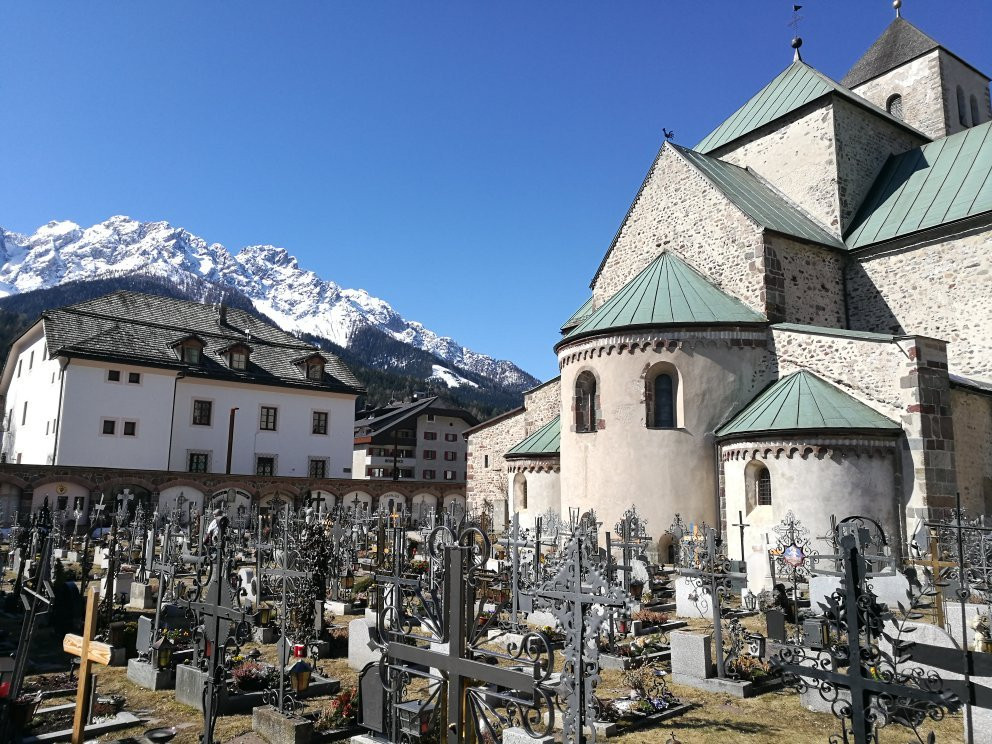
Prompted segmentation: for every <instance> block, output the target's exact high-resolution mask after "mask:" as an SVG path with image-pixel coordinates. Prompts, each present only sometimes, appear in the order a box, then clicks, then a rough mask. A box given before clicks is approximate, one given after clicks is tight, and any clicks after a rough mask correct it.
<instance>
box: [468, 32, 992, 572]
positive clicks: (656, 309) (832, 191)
mask: <svg viewBox="0 0 992 744" xmlns="http://www.w3.org/2000/svg"><path fill="white" fill-rule="evenodd" d="M801 44H802V42H801V40H799V39H796V40H794V42H793V46H794V48H795V50H796V51H795V55H794V61H793V62H792V64H790V65H789V66H788V67H787V68H786V69H785V70H783V71H782V72H781V73H780V74H779V75H777V76H775V77H774V79H772V80H771V81H770V82H769V83H768V84H767V85H766V86H765V87H764V88H762V89H761V90H760V91H758V92H757V93H756V94H754V95H753V96H752V97H751V98H750V99H749V100H747V102H746V103H744V105H742V106H740V108H738V109H737V110H736V111H734V112H733V113H731V114H730V116H729V117H728V118H727V119H726V120H725V121H724V122H723V123H721V124H720V125H719V126H717V127H716V129H714V130H713V131H712V132H711V133H710V134H709V135H707V136H706V137H705V138H704V139H703V140H702V141H701V142H699V143H698V144H697V145H695V146H694V147H692V148H688V147H683V146H680V145H677V144H675V143H673V142H668V141H666V142H664V143H663V144H662V146H661V149H660V150H659V152H658V155H657V157H656V158H655V160H654V162H653V163H652V164H651V167H650V170H649V171H648V174H647V177H646V178H645V179H644V182H643V183H642V184H641V186H640V189H639V191H638V192H637V195H636V197H635V198H634V201H633V203H632V204H631V206H630V209H629V210H628V212H627V215H626V216H625V218H624V220H623V222H622V224H621V225H620V227H619V229H618V230H617V233H616V236H615V237H614V238H613V241H612V243H611V244H610V246H609V247H608V249H607V250H606V254H605V256H604V257H603V259H602V261H601V263H600V264H599V266H598V267H590V268H591V269H593V268H594V269H595V273H594V274H593V278H592V283H591V286H590V288H591V296H590V298H589V300H588V301H587V302H586V303H585V304H583V305H582V307H580V308H579V309H578V310H577V311H576V312H575V313H574V314H573V315H572V316H571V317H569V318H568V320H567V321H566V322H565V323H564V325H562V327H561V334H562V337H561V340H560V341H558V343H557V344H556V345H555V347H554V351H555V353H556V354H557V357H558V365H559V369H560V370H561V375H560V377H558V378H556V379H554V380H551V381H549V382H547V383H545V384H543V385H541V386H539V387H538V388H536V389H534V390H532V391H530V392H528V393H527V394H526V395H525V401H524V406H523V407H521V408H519V409H517V410H514V411H510V412H509V413H506V414H504V415H502V416H499V417H497V418H494V419H492V420H490V421H487V422H485V423H483V424H480V425H478V426H477V427H474V428H473V429H470V430H469V466H468V478H469V484H468V497H469V500H470V501H475V502H479V501H481V500H483V499H488V500H490V501H491V502H493V503H494V505H495V507H496V512H497V515H499V514H501V513H505V514H512V513H514V512H518V513H519V514H520V516H521V522H522V524H524V525H527V524H530V523H533V521H534V519H535V518H536V517H537V516H539V515H541V514H543V513H546V512H547V511H548V510H549V509H550V510H553V511H556V512H564V515H565V516H566V517H567V516H568V512H569V509H570V508H578V509H580V510H582V511H586V510H588V509H594V510H595V512H596V515H597V518H598V519H599V520H601V521H602V523H603V529H604V530H607V529H612V528H613V525H614V524H615V523H616V521H617V520H618V519H619V518H620V516H621V515H622V513H623V512H624V510H625V509H627V508H628V507H629V506H630V505H631V504H635V505H636V506H637V508H638V510H639V511H640V512H641V513H642V514H643V515H644V516H645V517H646V518H647V520H648V526H649V530H650V532H651V534H652V535H653V536H654V537H655V538H659V543H658V546H657V547H658V548H659V549H661V550H664V549H666V548H667V544H666V543H665V539H664V537H663V535H664V532H665V529H666V528H667V527H668V526H669V525H670V524H671V522H672V520H673V519H674V517H675V515H676V514H679V515H681V517H682V519H683V520H684V521H686V522H688V523H693V522H695V523H706V524H710V525H717V526H721V527H722V528H723V529H724V530H725V531H726V530H728V529H731V530H733V531H734V533H735V534H736V529H735V528H734V527H733V525H735V524H738V523H739V522H738V519H739V518H740V517H743V519H744V521H745V523H746V524H747V525H749V526H748V527H747V528H746V534H745V540H744V543H745V546H744V553H745V555H743V556H741V555H740V553H741V547H740V545H739V541H738V540H737V539H733V540H729V541H728V543H729V548H730V554H731V557H743V558H745V559H748V558H751V557H752V554H753V555H754V557H755V561H754V563H755V564H756V565H758V566H764V565H765V564H766V563H767V561H766V559H765V558H764V554H765V551H766V550H767V548H768V545H767V542H766V541H767V539H768V538H767V536H768V533H769V531H770V529H771V528H772V527H773V526H774V525H776V524H778V522H779V521H780V520H781V519H782V517H783V516H784V515H785V514H786V513H787V512H789V511H790V510H791V511H793V512H794V513H795V514H796V515H797V516H798V517H799V518H800V519H801V520H802V522H803V523H804V525H805V526H806V527H807V528H809V530H810V533H811V535H812V536H817V535H823V534H826V533H827V530H829V527H830V517H831V515H836V516H837V518H838V519H840V518H843V517H845V516H848V515H853V514H860V515H866V516H870V517H872V518H874V519H876V520H877V521H878V522H879V523H880V524H881V525H882V526H883V527H884V529H885V532H886V536H887V538H888V540H889V544H890V546H891V547H892V550H893V552H895V551H901V550H904V549H905V547H906V546H907V544H908V542H909V541H911V540H913V539H914V537H915V535H916V533H917V530H918V529H919V525H920V521H921V519H923V518H925V517H926V516H927V515H929V514H932V513H934V510H940V509H945V508H947V507H952V506H953V505H954V500H955V494H956V493H960V495H961V499H962V502H963V505H964V506H965V508H966V509H968V510H969V512H970V513H972V514H975V513H986V512H988V511H989V509H990V508H992V275H990V268H992V121H990V120H992V110H990V101H989V78H988V76H986V75H985V74H984V73H982V72H981V71H979V70H977V69H975V68H974V67H972V66H971V65H970V64H969V63H968V62H966V61H965V60H963V59H961V58H960V57H958V56H957V55H956V54H955V53H954V52H952V51H951V50H950V49H948V48H946V47H944V46H943V45H942V44H941V43H939V42H938V41H935V40H934V39H932V38H931V37H929V36H928V35H927V34H925V33H924V32H923V31H921V30H920V29H918V28H916V27H915V26H913V25H912V24H911V23H909V22H908V21H906V20H905V19H903V18H901V17H898V15H897V18H896V19H895V21H894V22H893V23H892V24H891V25H890V26H889V27H888V28H887V29H885V31H884V33H882V35H881V36H880V37H879V38H878V40H877V41H876V42H875V43H874V44H873V45H872V46H871V48H870V49H868V51H867V52H865V54H864V55H863V56H862V57H861V59H859V60H858V61H857V62H856V63H855V64H854V66H853V67H852V68H851V70H850V71H849V72H848V73H847V75H846V76H845V77H844V78H843V80H841V81H840V82H837V81H834V80H831V79H830V78H829V77H827V76H826V75H824V74H823V73H821V72H819V71H818V70H816V69H815V68H814V67H812V66H810V65H809V64H807V63H806V62H805V61H804V60H803V59H802V56H801V54H800V46H801ZM730 108H731V106H728V107H727V109H728V110H730ZM563 315H564V313H563ZM820 547H821V549H822V547H823V546H820ZM749 563H751V561H749ZM763 573H764V569H763V568H762V569H761V574H762V576H763ZM755 578H759V577H758V576H755Z"/></svg>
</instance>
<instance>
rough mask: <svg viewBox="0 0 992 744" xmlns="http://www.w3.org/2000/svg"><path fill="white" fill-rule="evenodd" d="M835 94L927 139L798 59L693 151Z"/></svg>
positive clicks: (709, 147)
mask: <svg viewBox="0 0 992 744" xmlns="http://www.w3.org/2000/svg"><path fill="white" fill-rule="evenodd" d="M831 94H834V95H838V96H840V97H841V98H844V99H846V100H848V101H850V102H852V103H854V104H856V105H858V106H861V107H862V108H865V109H868V110H869V111H871V112H872V113H874V114H876V115H877V116H881V117H882V118H884V119H888V120H889V122H891V123H893V124H895V125H896V126H899V127H901V128H903V129H908V130H909V131H911V132H913V133H915V134H917V135H918V136H920V137H921V138H923V139H929V137H927V136H926V135H925V134H923V133H922V132H918V131H917V130H915V129H913V128H912V127H911V126H909V125H908V124H907V123H906V122H904V121H902V120H901V119H897V118H896V117H894V116H892V115H891V114H889V113H888V112H886V111H884V110H882V109H880V108H879V107H878V106H876V105H875V104H873V103H871V102H869V101H867V100H865V99H864V98H862V97H861V96H859V95H857V94H856V93H852V92H851V91H850V90H848V89H847V88H845V87H844V86H842V85H840V84H839V83H836V82H834V81H833V80H831V79H830V78H828V77H827V76H826V75H824V74H823V73H822V72H820V71H819V70H815V69H813V68H812V67H810V66H809V65H808V64H806V63H805V62H803V61H802V60H796V61H795V62H793V63H792V64H791V65H789V66H788V67H787V68H785V70H783V71H782V73H781V74H780V75H779V76H778V77H776V78H775V79H774V80H772V81H771V82H770V83H768V85H766V86H765V87H764V88H762V89H761V90H760V91H759V92H758V93H757V94H756V95H755V96H754V97H752V98H751V100H749V101H748V102H747V103H745V104H744V105H743V106H741V107H740V108H739V109H737V111H736V112H735V113H734V114H733V115H732V116H731V117H730V118H729V119H727V120H726V121H725V122H723V123H722V124H721V125H720V126H718V127H717V128H716V129H714V130H713V131H712V132H710V134H708V135H707V136H706V137H705V138H704V139H703V141H702V142H700V143H699V144H698V145H696V146H695V147H694V148H693V149H694V150H698V151H699V152H702V153H709V152H712V151H714V150H716V149H718V148H720V147H723V146H724V145H726V144H728V143H730V142H733V141H734V140H736V139H738V138H740V137H743V136H744V135H745V134H749V133H750V132H753V131H754V130H756V129H758V128H760V127H762V126H764V125H765V124H769V123H771V122H773V121H775V120H776V119H779V118H781V117H783V116H785V115H786V114H789V113H791V112H793V111H795V110H796V109H798V108H800V107H802V106H805V105H806V104H807V103H811V102H812V101H815V100H816V99H818V98H822V97H823V96H826V95H831Z"/></svg>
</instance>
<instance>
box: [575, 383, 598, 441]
mask: <svg viewBox="0 0 992 744" xmlns="http://www.w3.org/2000/svg"><path fill="white" fill-rule="evenodd" d="M596 408H597V406H596V377H595V375H593V373H592V372H588V371H587V372H583V373H581V374H580V375H579V376H578V377H577V378H576V380H575V431H577V432H594V431H596V415H597V410H596Z"/></svg>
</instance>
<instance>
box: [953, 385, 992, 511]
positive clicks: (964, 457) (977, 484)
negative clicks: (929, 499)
mask: <svg viewBox="0 0 992 744" xmlns="http://www.w3.org/2000/svg"><path fill="white" fill-rule="evenodd" d="M951 410H952V411H953V414H954V462H955V464H956V465H957V475H958V490H959V491H960V493H961V504H962V505H963V506H964V508H965V509H967V510H968V512H969V513H970V514H972V515H978V514H990V513H992V395H989V394H981V393H976V392H973V391H971V390H968V389H967V388H961V387H952V388H951Z"/></svg>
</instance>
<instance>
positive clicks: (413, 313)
mask: <svg viewBox="0 0 992 744" xmlns="http://www.w3.org/2000/svg"><path fill="white" fill-rule="evenodd" d="M803 5H804V6H805V7H804V8H803V10H802V11H801V15H802V16H804V20H803V22H802V26H801V33H802V36H803V37H804V39H805V45H804V47H803V52H804V57H805V59H806V60H807V61H808V62H809V63H810V64H812V65H813V66H815V67H817V68H819V69H821V70H822V71H823V72H825V73H827V74H828V75H830V76H832V77H835V78H840V77H841V76H842V75H843V74H844V73H845V72H846V70H847V69H848V67H850V65H851V64H853V63H854V61H855V60H856V59H857V58H858V56H860V54H861V53H862V52H863V51H864V50H865V49H867V47H868V46H869V45H870V44H871V42H872V41H873V40H874V39H875V38H876V37H877V36H878V35H879V34H880V33H881V32H882V30H883V29H884V28H885V26H886V25H887V24H888V23H889V21H890V20H891V18H892V17H893V11H892V8H891V3H890V2H888V0H830V2H827V1H826V0H809V1H808V2H806V3H803ZM791 11H792V3H786V2H779V1H778V0H748V2H740V1H738V2H729V1H728V0H712V1H711V2H708V3H704V2H700V1H698V0H691V1H690V0H668V2H657V1H655V2H646V1H633V0H631V1H625V2H595V3H594V2H586V1H581V2H580V1H577V0H573V1H572V2H563V1H557V0H552V1H541V2H536V1H534V0H532V1H531V2H529V3H523V2H514V1H509V2H507V1H503V2H499V3H495V2H489V3H469V2H418V3H413V2H386V1H381V2H368V1H359V0H354V1H353V2H331V1H329V0H324V1H321V2H273V1H272V0H269V2H264V3H251V2H237V3H234V2H202V1H200V0H197V1H191V0H190V1H181V0H174V1H172V2H168V3H165V2H157V3H152V2H138V1H134V2H127V3H123V2H113V3H101V2H85V3H78V2H73V3H70V2H38V1H37V0H29V1H27V0H26V1H25V2H20V1H14V0H5V2H3V3H2V5H0V29H2V38H3V43H2V44H0V107H2V108H0V132H2V136H0V163H2V168H3V172H2V177H0V225H2V226H3V227H5V228H7V229H11V230H16V231H19V232H33V231H34V230H35V229H36V228H37V227H38V226H39V225H42V224H44V223H45V222H48V221H49V220H52V219H67V220H73V221H75V222H78V223H80V224H83V225H89V224H92V223H95V222H99V221H101V220H103V219H106V218H107V217H109V216H110V215H113V214H127V215H130V216H131V217H134V218H137V219H144V220H168V221H169V222H171V223H173V224H175V225H181V226H183V227H185V228H187V229H188V230H190V231H191V232H194V233H196V234H198V235H200V236H202V237H204V238H205V239H207V240H208V241H211V242H219V243H223V244H224V245H225V246H227V247H228V248H229V249H230V250H232V251H237V250H238V249H240V248H241V247H243V246H244V245H249V244H257V243H273V244H276V245H281V246H284V247H286V248H287V249H288V250H289V251H290V252H291V253H294V254H295V255H297V256H298V257H299V258H300V262H301V264H302V265H304V266H305V267H308V268H311V269H313V270H315V271H316V272H317V273H318V274H320V275H321V276H323V277H325V278H330V279H333V280H334V281H336V282H338V283H339V284H341V285H342V286H345V287H362V288H365V289H367V290H368V291H369V292H371V293H372V294H374V295H377V296H380V297H382V298H383V299H385V300H387V301H388V302H389V303H390V304H392V305H393V306H394V307H395V308H396V309H397V310H398V311H399V312H400V313H402V314H403V315H404V316H406V317H407V318H409V319H413V320H419V321H421V322H423V323H424V324H425V325H427V326H428V327H430V328H432V329H434V330H435V331H437V332H439V333H442V334H446V335H450V336H452V337H454V338H456V339H458V340H459V341H460V342H461V343H463V344H466V345H467V346H469V347H471V348H473V349H475V350H477V351H480V352H484V353H488V354H491V355H493V356H497V357H501V358H508V359H512V360H513V361H515V362H517V363H518V364H520V365H521V366H522V367H523V368H524V369H526V370H528V371H529V372H531V373H532V374H534V375H536V376H538V377H540V378H542V379H545V378H547V377H551V376H553V375H555V374H556V373H557V365H556V363H555V359H554V356H553V354H552V352H551V346H552V344H553V343H554V341H555V340H556V338H557V334H556V331H557V327H558V326H559V325H560V324H561V322H562V321H564V320H565V318H567V317H568V316H569V315H570V314H571V312H572V311H573V310H574V309H575V308H576V307H577V306H578V305H579V304H581V303H582V302H583V300H584V299H585V298H586V297H587V296H588V285H589V281H590V280H591V278H592V275H593V273H594V272H595V270H596V267H597V265H598V264H599V261H600V259H601V258H602V256H603V253H604V252H605V250H606V249H607V248H608V246H609V243H610V241H611V239H612V237H613V234H614V233H615V232H616V229H617V227H618V226H619V224H620V221H621V219H622V218H623V215H624V213H625V211H626V209H627V207H628V206H629V204H630V201H631V199H632V198H633V196H634V194H635V193H636V190H637V188H638V186H639V185H640V182H641V179H642V178H643V176H644V173H645V172H646V170H647V168H648V166H649V165H650V163H651V160H652V158H653V156H654V154H655V152H656V150H657V148H658V146H659V145H660V143H661V142H662V134H661V130H662V127H667V128H668V129H670V130H675V132H676V141H677V142H679V143H681V144H685V145H689V146H691V145H693V144H695V143H696V142H698V141H699V140H700V139H701V138H702V137H703V136H704V135H705V134H706V133H707V132H708V131H710V130H711V129H712V128H713V127H715V126H716V125H717V124H718V123H719V122H720V121H721V120H722V119H723V118H726V117H727V116H729V115H730V114H731V113H732V112H733V111H734V109H736V108H737V107H738V106H739V105H740V104H741V103H743V101H744V100H746V99H747V98H748V97H750V95H752V94H753V93H754V92H756V91H757V90H759V89H760V88H761V87H762V86H763V85H764V84H765V83H767V82H768V81H769V80H770V79H771V78H772V77H774V76H775V75H776V74H778V73H779V72H780V71H781V70H782V69H784V68H785V66H786V65H787V64H788V63H789V62H790V61H791V58H792V50H791V49H790V47H789V40H790V39H791V37H792V30H791V29H790V28H789V27H788V23H789V21H790V20H791V15H792V12H791ZM904 15H905V16H906V18H907V19H908V20H910V21H912V22H913V23H915V24H916V25H918V26H919V27H920V28H922V29H923V30H924V31H925V32H927V33H929V34H930V35H931V36H933V37H934V38H936V39H937V40H938V41H940V42H942V43H943V44H944V45H945V46H947V47H948V48H950V49H951V50H952V51H954V52H955V53H957V54H959V55H960V56H962V57H963V58H964V59H965V60H967V61H969V62H970V63H972V64H973V65H975V66H976V67H978V68H979V69H982V70H984V71H986V72H990V71H992V48H990V46H989V44H988V38H989V31H990V30H992V3H989V2H988V1H987V0H955V2H953V3H950V2H947V1H946V0H905V3H904Z"/></svg>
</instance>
